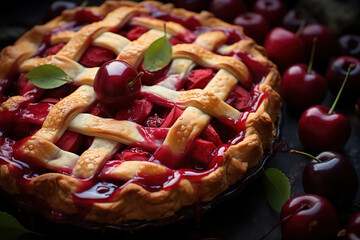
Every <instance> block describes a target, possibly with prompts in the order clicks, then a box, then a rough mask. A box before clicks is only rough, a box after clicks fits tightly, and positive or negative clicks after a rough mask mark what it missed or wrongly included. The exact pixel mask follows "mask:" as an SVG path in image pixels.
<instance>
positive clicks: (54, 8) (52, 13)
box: [44, 1, 77, 22]
mask: <svg viewBox="0 0 360 240" xmlns="http://www.w3.org/2000/svg"><path fill="white" fill-rule="evenodd" d="M76 6H77V5H76V3H74V2H70V1H55V2H53V3H52V4H51V5H50V6H49V7H48V9H47V10H46V13H45V16H44V22H48V21H50V20H51V19H53V18H55V17H57V16H59V15H60V14H61V13H62V11H64V10H65V9H74V8H76Z"/></svg>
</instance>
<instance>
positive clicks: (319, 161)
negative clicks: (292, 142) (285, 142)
mask: <svg viewBox="0 0 360 240" xmlns="http://www.w3.org/2000/svg"><path fill="white" fill-rule="evenodd" d="M290 153H297V154H302V155H305V156H307V157H310V158H312V159H314V160H315V161H317V162H318V163H321V162H322V161H321V160H320V159H318V158H317V157H314V156H313V155H311V154H309V153H306V152H301V151H298V150H294V149H291V150H290Z"/></svg>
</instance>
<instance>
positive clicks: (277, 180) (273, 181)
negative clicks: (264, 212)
mask: <svg viewBox="0 0 360 240" xmlns="http://www.w3.org/2000/svg"><path fill="white" fill-rule="evenodd" d="M262 182H263V187H264V190H265V195H266V199H267V201H268V203H269V205H270V206H271V207H272V208H273V209H274V210H276V211H277V212H280V211H281V208H282V206H283V205H284V203H285V202H286V200H288V199H289V198H290V183H289V179H288V178H287V177H286V176H285V174H283V173H282V172H281V171H280V170H279V169H277V168H267V169H265V171H264V175H263V177H262Z"/></svg>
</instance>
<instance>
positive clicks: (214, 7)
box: [209, 0, 247, 22]
mask: <svg viewBox="0 0 360 240" xmlns="http://www.w3.org/2000/svg"><path fill="white" fill-rule="evenodd" d="M209 10H210V12H212V13H213V14H214V15H215V16H216V17H218V18H220V19H222V20H224V21H227V22H232V21H233V20H234V18H235V17H236V16H237V15H239V14H241V13H244V12H247V7H246V5H245V3H244V2H243V1H242V0H212V1H211V3H210V7H209Z"/></svg>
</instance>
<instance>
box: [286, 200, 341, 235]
mask: <svg viewBox="0 0 360 240" xmlns="http://www.w3.org/2000/svg"><path fill="white" fill-rule="evenodd" d="M280 218H281V219H282V220H281V222H282V223H281V232H282V239H283V240H288V239H289V240H298V239H299V240H307V239H311V240H313V239H314V240H315V239H316V240H322V239H323V240H329V239H334V238H336V234H337V232H338V229H339V218H338V215H337V212H336V210H335V208H334V206H333V205H332V204H331V203H330V202H329V201H328V200H327V199H326V198H323V197H321V196H318V195H313V194H303V195H297V196H294V197H292V198H290V199H289V200H287V201H286V202H285V204H284V205H283V207H282V209H281V212H280Z"/></svg>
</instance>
